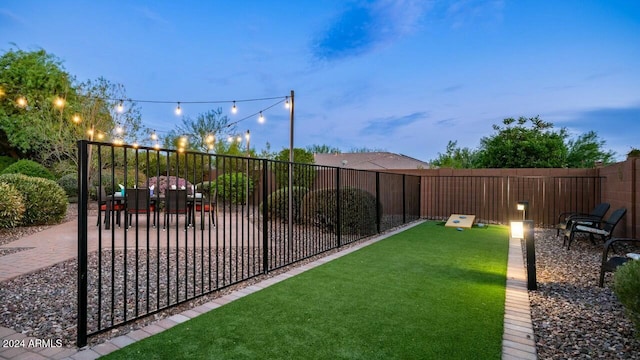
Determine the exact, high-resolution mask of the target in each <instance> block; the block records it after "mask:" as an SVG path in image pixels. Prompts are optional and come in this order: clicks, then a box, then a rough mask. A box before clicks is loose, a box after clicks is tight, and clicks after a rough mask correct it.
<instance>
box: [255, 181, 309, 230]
mask: <svg viewBox="0 0 640 360" xmlns="http://www.w3.org/2000/svg"><path fill="white" fill-rule="evenodd" d="M308 192H309V189H307V188H305V187H301V186H294V187H293V188H292V189H291V193H292V195H293V202H292V203H293V204H292V205H293V222H295V223H301V222H302V200H303V199H304V197H305V196H306V195H307V193H308ZM260 209H263V206H262V205H260ZM263 211H264V209H263ZM266 211H267V213H268V214H269V215H270V216H275V217H279V218H281V219H283V220H288V219H289V216H288V214H289V188H286V187H285V188H282V189H280V190H277V191H274V192H272V193H271V195H269V197H268V198H267V208H266Z"/></svg>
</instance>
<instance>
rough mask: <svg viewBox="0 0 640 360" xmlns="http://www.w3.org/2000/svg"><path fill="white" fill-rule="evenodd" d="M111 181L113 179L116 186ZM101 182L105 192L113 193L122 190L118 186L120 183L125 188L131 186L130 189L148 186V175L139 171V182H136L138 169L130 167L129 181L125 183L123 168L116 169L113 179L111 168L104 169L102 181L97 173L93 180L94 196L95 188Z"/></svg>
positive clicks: (91, 192) (91, 191) (92, 193)
mask: <svg viewBox="0 0 640 360" xmlns="http://www.w3.org/2000/svg"><path fill="white" fill-rule="evenodd" d="M111 181H113V185H115V187H112V183H111ZM100 183H102V187H104V191H105V194H113V193H114V192H116V191H120V187H119V186H118V185H119V184H122V185H123V186H124V187H125V188H129V189H130V188H133V187H134V186H136V187H142V186H144V187H146V184H147V177H146V175H144V174H142V173H138V182H137V183H136V171H135V169H129V170H128V171H127V183H126V184H125V181H124V171H123V170H122V169H116V170H115V176H114V177H113V179H112V177H111V171H110V170H109V171H103V172H102V181H98V177H97V174H96V176H94V177H93V179H92V180H91V189H90V194H91V195H92V197H93V195H95V191H96V190H95V188H96V187H98V185H100Z"/></svg>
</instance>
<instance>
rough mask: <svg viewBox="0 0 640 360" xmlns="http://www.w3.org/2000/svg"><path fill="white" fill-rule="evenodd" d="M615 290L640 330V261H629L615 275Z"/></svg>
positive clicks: (628, 314) (639, 330) (637, 329)
mask: <svg viewBox="0 0 640 360" xmlns="http://www.w3.org/2000/svg"><path fill="white" fill-rule="evenodd" d="M613 292H614V293H615V294H616V296H617V297H618V300H620V302H621V303H622V305H624V307H625V310H626V313H627V316H629V318H630V319H631V322H633V325H634V326H635V327H636V331H638V332H640V261H636V260H634V261H628V262H627V263H626V264H624V265H622V266H621V267H619V268H618V270H617V271H616V272H615V275H614V282H613Z"/></svg>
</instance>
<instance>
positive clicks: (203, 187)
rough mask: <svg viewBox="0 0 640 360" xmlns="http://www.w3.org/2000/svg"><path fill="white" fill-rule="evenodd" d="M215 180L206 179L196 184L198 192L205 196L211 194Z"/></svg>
mask: <svg viewBox="0 0 640 360" xmlns="http://www.w3.org/2000/svg"><path fill="white" fill-rule="evenodd" d="M213 185H215V182H213V181H212V182H209V181H204V182H201V183H199V184H196V192H199V193H203V194H204V195H205V196H210V195H211V188H213Z"/></svg>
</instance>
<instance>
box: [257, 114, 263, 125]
mask: <svg viewBox="0 0 640 360" xmlns="http://www.w3.org/2000/svg"><path fill="white" fill-rule="evenodd" d="M258 122H259V123H260V124H264V115H262V111H260V116H258Z"/></svg>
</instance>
